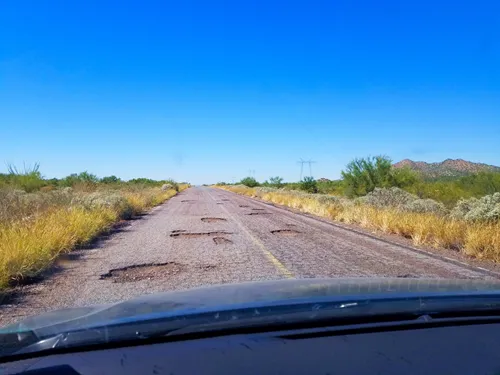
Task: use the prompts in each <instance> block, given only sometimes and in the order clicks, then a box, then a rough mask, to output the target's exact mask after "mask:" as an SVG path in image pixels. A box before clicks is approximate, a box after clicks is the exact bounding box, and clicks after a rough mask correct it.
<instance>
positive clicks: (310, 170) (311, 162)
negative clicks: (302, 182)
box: [307, 159, 316, 177]
mask: <svg viewBox="0 0 500 375" xmlns="http://www.w3.org/2000/svg"><path fill="white" fill-rule="evenodd" d="M307 163H308V164H309V177H312V176H313V173H312V167H311V164H313V163H316V162H315V161H313V160H311V159H309V160H308V161H307Z"/></svg>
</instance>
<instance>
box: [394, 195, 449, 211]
mask: <svg viewBox="0 0 500 375" xmlns="http://www.w3.org/2000/svg"><path fill="white" fill-rule="evenodd" d="M403 210H404V211H409V212H419V213H431V214H436V215H446V214H447V213H448V210H447V209H446V207H445V206H444V204H443V203H441V202H437V201H435V200H433V199H416V200H413V201H411V202H409V203H407V204H405V205H404V206H403Z"/></svg>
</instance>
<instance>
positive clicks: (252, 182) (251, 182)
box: [240, 177, 259, 188]
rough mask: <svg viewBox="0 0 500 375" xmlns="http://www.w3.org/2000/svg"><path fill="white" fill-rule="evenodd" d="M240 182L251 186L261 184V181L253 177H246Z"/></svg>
mask: <svg viewBox="0 0 500 375" xmlns="http://www.w3.org/2000/svg"><path fill="white" fill-rule="evenodd" d="M240 184H242V185H245V186H248V187H251V188H253V187H256V186H259V183H258V182H257V180H256V179H255V178H253V177H245V178H244V179H243V180H241V181H240Z"/></svg>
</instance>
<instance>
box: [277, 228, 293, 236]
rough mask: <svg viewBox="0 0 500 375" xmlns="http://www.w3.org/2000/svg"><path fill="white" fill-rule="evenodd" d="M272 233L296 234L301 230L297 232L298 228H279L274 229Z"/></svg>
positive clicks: (282, 234)
mask: <svg viewBox="0 0 500 375" xmlns="http://www.w3.org/2000/svg"><path fill="white" fill-rule="evenodd" d="M271 233H272V234H276V235H280V236H295V235H297V234H299V233H300V232H297V231H296V230H293V229H277V230H272V231H271Z"/></svg>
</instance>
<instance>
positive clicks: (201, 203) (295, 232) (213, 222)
mask: <svg viewBox="0 0 500 375" xmlns="http://www.w3.org/2000/svg"><path fill="white" fill-rule="evenodd" d="M495 267H497V266H491V267H490V268H489V269H485V268H481V267H477V264H473V263H467V262H466V261H464V260H463V259H460V258H453V257H452V256H450V255H449V254H447V253H445V254H439V252H427V251H424V250H422V251H421V250H416V249H412V248H411V247H409V246H405V245H404V244H398V243H396V242H392V241H391V240H387V239H377V238H376V237H374V236H372V235H370V234H369V233H363V232H361V231H356V230H352V229H350V228H347V227H343V226H339V225H337V224H333V223H330V222H328V221H325V220H323V219H317V218H314V217H311V216H308V215H303V214H298V213H294V212H292V211H290V210H287V209H284V208H280V207H275V206H272V205H270V204H267V203H263V202H260V201H258V200H255V199H252V198H248V197H245V196H240V195H237V194H235V193H231V192H228V191H224V190H220V189H215V188H207V187H192V188H189V189H187V190H186V191H184V192H182V193H180V194H178V195H177V196H175V197H173V198H172V199H170V200H169V201H168V202H166V203H165V204H163V205H161V206H159V207H157V208H156V209H154V210H153V211H151V212H150V213H149V214H147V215H144V216H142V217H140V218H139V219H136V220H131V221H128V222H127V223H125V224H124V225H123V226H122V227H121V228H118V229H116V230H115V232H114V233H111V234H110V235H107V236H105V237H103V238H101V239H100V240H99V241H97V242H96V243H94V244H93V245H91V246H88V247H87V248H83V249H78V250H75V251H73V252H71V253H70V254H69V255H67V256H64V257H61V258H60V259H59V260H58V261H57V264H56V265H55V266H54V267H53V268H52V269H51V270H50V272H48V274H46V275H45V276H44V277H43V278H41V280H36V281H34V282H32V283H31V284H28V285H24V286H18V287H16V289H15V290H14V292H13V293H11V294H10V295H7V296H5V297H4V298H3V300H2V304H1V305H0V321H1V323H2V324H7V323H10V322H13V321H17V320H19V319H21V318H23V317H26V316H29V315H34V314H39V313H42V312H44V311H51V310H54V309H56V308H64V307H75V306H85V305H90V304H103V303H110V302H115V301H120V300H124V299H129V298H131V297H134V296H137V295H141V294H145V293H154V292H161V291H169V290H176V289H185V288H190V287H195V286H202V285H207V284H218V283H229V282H243V281H254V280H265V279H280V278H307V277H349V276H352V277H376V276H381V277H419V278H426V277H428V278H436V277H437V278H476V279H477V278H480V279H486V278H496V277H498V275H500V273H499V271H498V268H495Z"/></svg>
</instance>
